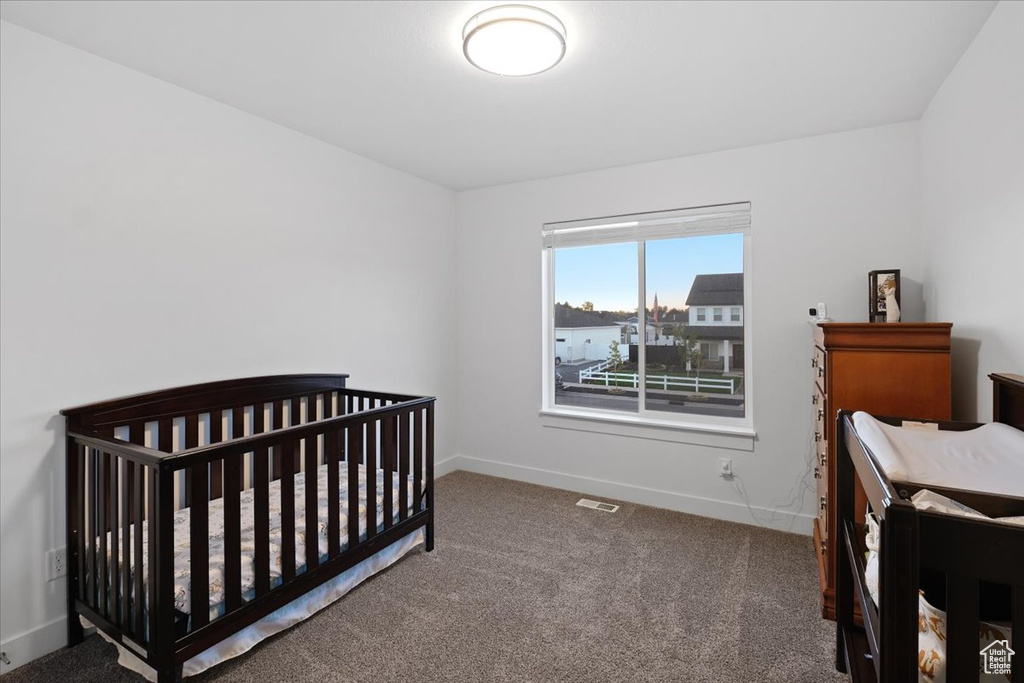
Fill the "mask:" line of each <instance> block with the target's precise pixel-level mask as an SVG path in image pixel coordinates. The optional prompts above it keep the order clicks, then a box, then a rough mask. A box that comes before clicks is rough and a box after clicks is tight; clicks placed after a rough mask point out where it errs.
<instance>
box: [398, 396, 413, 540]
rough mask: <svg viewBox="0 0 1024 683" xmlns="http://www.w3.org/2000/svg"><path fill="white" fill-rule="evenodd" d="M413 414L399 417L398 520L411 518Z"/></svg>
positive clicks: (404, 414)
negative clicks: (410, 444)
mask: <svg viewBox="0 0 1024 683" xmlns="http://www.w3.org/2000/svg"><path fill="white" fill-rule="evenodd" d="M410 417H411V414H409V413H402V414H401V415H399V416H398V418H397V419H398V519H399V521H405V520H406V519H407V518H408V517H409V418H410Z"/></svg>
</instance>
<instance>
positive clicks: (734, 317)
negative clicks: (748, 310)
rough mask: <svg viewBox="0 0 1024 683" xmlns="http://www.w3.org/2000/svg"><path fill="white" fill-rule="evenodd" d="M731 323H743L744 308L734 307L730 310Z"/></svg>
mask: <svg viewBox="0 0 1024 683" xmlns="http://www.w3.org/2000/svg"><path fill="white" fill-rule="evenodd" d="M729 322H731V323H741V324H742V323H743V307H742V306H733V307H732V308H730V309H729Z"/></svg>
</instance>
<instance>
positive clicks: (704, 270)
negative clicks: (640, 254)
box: [555, 234, 743, 311]
mask: <svg viewBox="0 0 1024 683" xmlns="http://www.w3.org/2000/svg"><path fill="white" fill-rule="evenodd" d="M645 248H646V257H647V262H646V271H647V307H648V308H650V307H652V306H653V305H654V295H655V293H657V295H658V306H660V307H663V308H682V307H683V306H684V305H685V303H686V296H687V295H688V294H689V293H690V286H691V285H692V284H693V278H694V276H696V275H703V274H708V273H742V272H743V235H742V234H731V235H707V236H703V237H683V238H678V239H670V240H653V241H649V242H647V243H646V247H645ZM555 301H557V302H559V303H562V302H565V301H568V302H569V303H570V304H572V305H573V306H580V305H581V304H582V303H583V302H584V301H590V302H593V304H594V308H595V309H597V310H600V311H635V310H636V302H637V245H636V243H625V244H603V245H599V246H594V247H573V248H571V249H558V250H557V251H556V252H555Z"/></svg>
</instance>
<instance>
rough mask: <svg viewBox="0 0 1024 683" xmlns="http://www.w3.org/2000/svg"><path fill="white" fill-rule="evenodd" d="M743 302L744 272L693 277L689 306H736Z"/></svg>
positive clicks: (687, 300)
mask: <svg viewBox="0 0 1024 683" xmlns="http://www.w3.org/2000/svg"><path fill="white" fill-rule="evenodd" d="M742 304H743V273H714V274H710V275H698V276H696V277H695V278H693V285H692V286H691V287H690V294H689V295H688V296H687V297H686V305H687V306H730V305H731V306H735V305H742Z"/></svg>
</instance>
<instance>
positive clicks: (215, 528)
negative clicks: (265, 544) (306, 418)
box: [107, 461, 414, 620]
mask: <svg viewBox="0 0 1024 683" xmlns="http://www.w3.org/2000/svg"><path fill="white" fill-rule="evenodd" d="M339 470H340V473H339V488H340V506H339V507H340V511H339V512H340V515H339V520H340V524H339V527H340V545H341V549H342V550H343V551H344V550H345V549H346V548H347V547H348V540H349V539H348V463H347V462H345V461H342V462H340V463H339ZM376 475H377V476H376V480H377V483H376V493H377V495H376V501H375V504H376V508H377V516H376V519H377V520H379V521H378V524H377V530H378V531H381V530H383V520H384V486H383V483H384V471H383V470H377V471H376ZM306 476H307V473H305V472H299V473H297V474H296V475H295V529H294V532H290V533H294V537H295V572H296V574H301V573H303V572H304V571H305V569H306V542H307V539H306V485H305V482H306ZM412 480H413V478H412V476H410V477H409V486H408V497H407V499H406V508H407V510H409V512H410V514H411V513H412V508H413V501H412V499H413V496H414V492H413V483H412ZM398 485H399V475H398V473H394V475H393V477H392V480H391V486H390V493H391V499H392V503H393V505H392V510H393V511H394V517H393V521H395V522H397V521H398V512H399V505H398V500H399V488H398ZM269 490H270V495H269V498H270V585H271V587H272V588H273V587H274V586H277V585H279V584H280V583H281V482H280V480H278V481H273V482H270V486H269ZM327 490H328V486H327V465H321V466H320V467H318V468H317V492H318V495H319V498H318V500H317V511H316V514H317V518H318V520H319V524H318V525H317V526H318V530H319V533H318V534H317V538H316V543H317V547H318V552H319V556H320V560H321V562H323V561H326V560H327V548H328V537H327V515H328V512H327V504H328V503H327V501H328V498H327ZM254 495H255V492H254V491H253V490H252V489H248V490H246V491H243V492H242V494H241V496H240V510H241V579H242V599H243V600H246V601H248V600H251V599H252V598H253V597H255V594H256V587H255V582H256V570H255V552H256V546H255V533H254V524H255V514H254V511H255V504H254V500H253V499H254ZM358 495H359V537H360V539H364V538H366V505H367V487H366V468H365V467H364V466H363V465H360V466H359V491H358ZM189 516H190V510H189V508H183V509H182V510H179V511H178V512H177V513H175V515H174V607H175V609H177V610H178V611H180V612H184V613H186V614H191V613H192V595H191V591H190V585H191V576H190V559H191V555H190V550H189V538H190V533H189V524H190V522H189ZM147 524H148V523H147V522H143V523H142V533H143V537H142V548H143V553H142V557H143V562H142V577H143V585H144V586H148V581H149V534H148V533H147ZM134 536H135V525H133V526H132V528H131V529H130V538H131V539H132V540H131V544H132V545H131V546H130V547H134ZM209 543H210V550H209V552H210V564H209V568H210V601H209V605H208V609H209V612H210V619H211V620H212V619H215V618H216V617H218V616H220V615H221V614H223V613H224V583H223V575H224V503H223V499H220V498H218V499H216V500H212V501H210V504H209ZM107 547H108V548H109V547H110V543H109V534H108V544H107ZM123 548H124V546H123V544H122V545H120V546H119V548H118V562H119V563H120V566H121V567H122V571H123V567H124V561H123V555H124V553H123ZM108 557H109V553H108ZM109 559H110V561H113V559H112V558H109ZM134 559H135V558H134V557H132V560H133V561H132V563H131V567H130V568H129V572H130V577H131V579H132V581H131V582H130V584H129V585H130V586H131V587H132V588H131V591H132V594H133V595H134V586H135V583H134V572H135V570H136V567H135V562H134ZM148 600H149V591H148V590H145V595H144V596H143V603H144V604H145V605H147V607H146V609H148Z"/></svg>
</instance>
